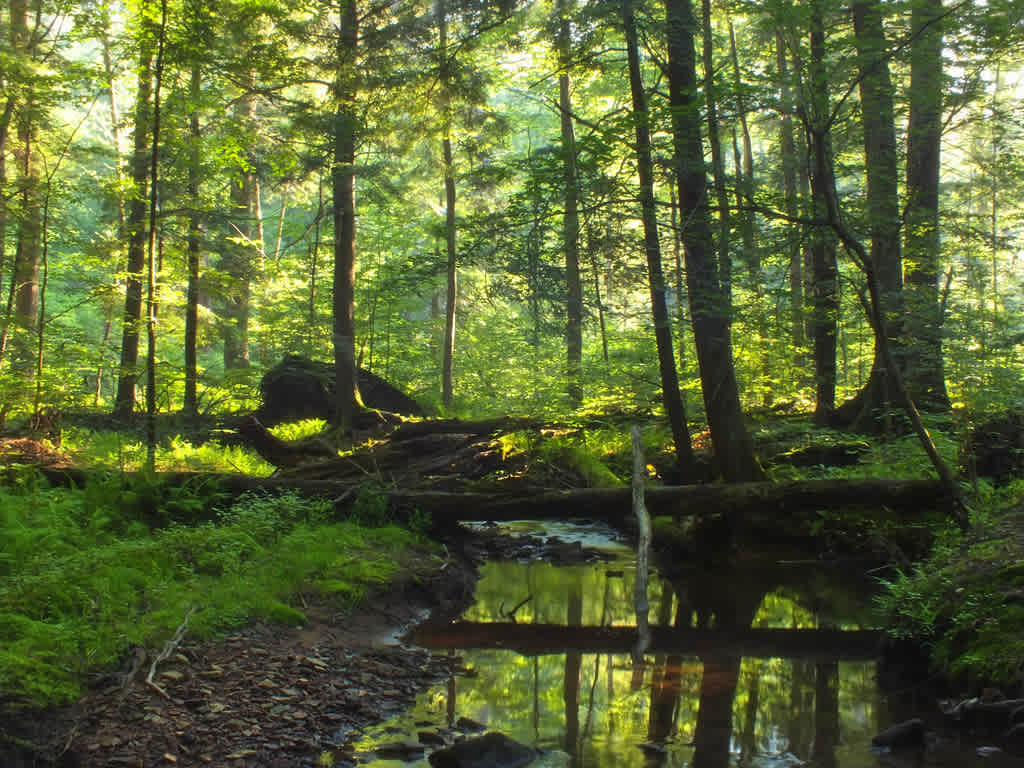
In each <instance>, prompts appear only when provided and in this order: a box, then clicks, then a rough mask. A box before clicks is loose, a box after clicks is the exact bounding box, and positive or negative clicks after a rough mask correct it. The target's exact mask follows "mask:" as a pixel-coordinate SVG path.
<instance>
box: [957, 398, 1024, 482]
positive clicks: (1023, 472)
mask: <svg viewBox="0 0 1024 768" xmlns="http://www.w3.org/2000/svg"><path fill="white" fill-rule="evenodd" d="M968 450H969V454H970V456H969V459H970V461H971V462H972V467H971V468H972V469H973V472H972V474H977V475H981V476H983V477H989V478H991V479H992V481H993V482H995V483H996V484H997V485H1001V484H1003V483H1008V482H1010V480H1012V479H1013V478H1014V477H1022V476H1024V411H1022V410H1010V411H1008V412H1007V413H1006V414H1004V415H1003V416H1000V417H999V418H996V419H992V420H991V421H989V422H987V423H985V424H982V425H980V426H978V427H975V429H974V430H973V431H972V432H971V436H970V444H969V448H968Z"/></svg>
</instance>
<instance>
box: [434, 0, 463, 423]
mask: <svg viewBox="0 0 1024 768" xmlns="http://www.w3.org/2000/svg"><path fill="white" fill-rule="evenodd" d="M436 13H437V29H438V35H439V40H438V46H437V53H438V80H440V86H439V87H440V109H441V145H442V153H443V158H444V160H443V162H444V243H445V254H446V256H447V260H446V261H447V268H446V270H445V274H446V275H447V278H448V279H447V285H446V292H445V314H444V350H443V353H442V354H443V360H442V366H441V402H442V403H444V405H445V407H448V408H450V407H451V405H452V397H453V393H454V388H455V387H454V382H453V372H452V368H453V366H454V360H455V315H456V311H457V305H458V294H459V291H458V288H459V283H458V251H457V250H456V248H455V234H456V232H455V168H454V161H453V158H452V104H451V100H452V94H451V87H452V83H451V68H450V61H449V56H451V55H453V54H452V53H450V52H449V50H448V8H447V3H446V2H445V0H438V2H437V10H436Z"/></svg>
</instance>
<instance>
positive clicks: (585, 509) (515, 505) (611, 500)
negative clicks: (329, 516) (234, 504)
mask: <svg viewBox="0 0 1024 768" xmlns="http://www.w3.org/2000/svg"><path fill="white" fill-rule="evenodd" d="M631 496H632V489H630V488H580V489H575V490H567V491H548V492H544V493H539V494H533V495H529V496H519V495H506V494H501V493H447V492H443V491H403V490H397V491H393V492H392V494H391V502H392V505H393V506H395V507H398V508H402V507H407V506H408V507H415V508H417V509H419V510H420V511H421V512H429V513H430V514H431V515H433V516H434V518H435V522H438V521H439V520H438V519H439V518H440V519H447V520H451V521H457V520H494V521H507V520H522V519H531V520H563V519H566V518H585V519H590V520H602V521H606V522H610V523H612V524H622V523H623V522H625V521H626V520H628V519H629V518H630V511H631V509H632V506H631ZM645 498H646V503H647V509H648V511H649V512H650V514H651V515H652V516H664V515H667V516H671V517H674V518H676V519H682V518H684V517H690V516H697V515H711V514H720V513H723V514H724V513H728V514H741V515H747V514H757V515H758V516H760V517H772V516H783V515H786V514H791V513H794V512H798V511H807V510H815V509H833V508H839V507H851V506H857V507H864V506H876V507H880V508H881V507H888V508H891V509H895V510H899V511H901V512H903V513H904V514H906V513H908V512H912V511H916V510H930V509H940V510H941V509H945V506H946V505H948V504H949V503H950V502H949V499H948V496H947V494H945V492H944V489H943V487H942V485H941V484H940V483H938V482H937V481H934V480H815V481H807V482H802V483H801V482H792V483H770V482H762V483H735V484H727V485H679V486H663V487H660V488H648V489H647V492H646V497H645Z"/></svg>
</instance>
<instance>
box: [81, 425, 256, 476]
mask: <svg viewBox="0 0 1024 768" xmlns="http://www.w3.org/2000/svg"><path fill="white" fill-rule="evenodd" d="M62 438H63V449H64V450H65V451H66V452H67V453H69V454H70V455H71V456H73V457H74V460H75V462H76V463H78V464H80V465H81V466H83V467H86V468H89V469H109V470H113V471H118V472H133V471H137V470H140V469H142V468H144V467H145V466H146V445H145V443H144V442H143V441H142V440H141V439H139V438H134V437H130V436H126V435H125V434H124V433H121V432H110V431H103V432H98V431H93V430H88V429H79V428H76V427H67V428H65V429H64V430H63V434H62ZM155 468H156V471H158V472H175V471H181V472H221V473H232V474H233V473H238V474H246V475H269V474H271V473H272V472H273V471H274V467H273V466H272V465H271V464H268V463H267V462H266V461H265V460H263V459H262V458H260V457H259V456H258V455H256V454H255V453H253V452H251V451H249V450H248V449H245V448H241V447H238V446H223V445H218V444H217V443H214V442H206V443H203V444H202V445H198V446H197V445H194V444H192V443H191V442H190V441H188V440H187V439H185V438H183V437H181V436H180V435H174V436H172V437H170V438H168V439H166V440H164V441H162V442H161V444H160V445H158V446H157V451H156V467H155Z"/></svg>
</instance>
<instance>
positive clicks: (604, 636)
mask: <svg viewBox="0 0 1024 768" xmlns="http://www.w3.org/2000/svg"><path fill="white" fill-rule="evenodd" d="M621 554H622V559H621V560H619V561H617V562H611V563H602V564H597V565H586V566H568V567H555V566H552V565H550V564H548V563H490V564H488V565H487V566H485V567H484V569H483V572H482V578H481V581H480V583H479V585H478V588H477V602H476V604H475V605H474V606H473V607H472V608H471V609H470V610H469V611H467V613H466V615H465V617H464V621H462V622H460V623H458V624H455V625H450V626H447V627H443V628H434V630H433V632H434V634H433V635H432V636H430V635H429V633H427V635H425V636H424V635H421V636H420V638H419V639H420V641H421V642H424V643H425V644H428V645H431V646H432V647H436V648H451V649H453V650H454V652H456V653H458V654H459V655H460V656H461V657H462V659H463V663H464V665H465V666H466V667H468V668H470V669H471V670H472V674H470V675H468V676H459V677H455V678H452V679H451V680H449V681H448V683H447V684H446V685H441V686H438V687H436V688H435V689H433V690H431V691H430V692H428V693H427V694H425V695H423V696H421V697H420V698H419V700H418V702H417V704H416V706H415V708H414V709H413V711H411V712H409V713H407V714H406V715H405V716H404V717H402V718H399V719H398V720H397V721H394V722H392V723H390V724H388V726H387V729H389V732H388V733H387V734H386V735H380V736H379V737H378V738H379V739H380V740H385V741H393V740H395V739H396V738H399V739H400V738H412V739H415V735H416V733H417V732H418V731H420V730H423V728H424V724H426V723H430V724H432V725H433V726H434V727H436V728H444V727H446V726H447V727H451V726H453V725H454V724H455V723H456V722H457V721H458V720H459V718H469V719H471V720H473V721H476V722H479V723H482V724H484V725H486V726H487V728H489V729H491V730H497V731H501V732H503V733H505V734H507V735H509V736H511V737H512V738H514V739H516V740H518V741H521V742H524V743H527V744H532V745H536V746H538V747H541V748H543V749H545V750H547V752H546V754H545V755H544V756H543V757H542V758H540V760H539V761H538V762H537V763H535V765H538V766H541V767H542V768H543V767H544V766H569V767H570V768H583V767H584V766H593V767H595V768H613V767H614V768H631V767H633V768H653V767H654V766H663V765H664V766H682V765H686V766H693V767H694V768H725V767H726V766H730V765H743V766H747V765H750V766H764V768H783V767H784V766H790V765H798V764H799V763H800V762H801V761H812V762H813V764H814V765H816V766H822V767H823V768H862V767H863V768H867V766H880V765H891V766H901V765H914V764H915V762H914V760H915V758H914V756H910V762H906V760H905V759H904V757H902V756H894V755H877V754H874V753H872V752H871V751H870V750H869V749H868V745H869V743H870V740H871V736H872V735H873V734H874V733H876V732H878V730H880V728H881V727H884V726H885V725H888V724H889V723H890V722H892V721H891V720H890V719H889V713H888V711H887V709H886V707H885V705H884V703H883V702H882V701H881V699H880V695H879V693H878V691H877V689H876V686H875V683H874V661H873V658H872V654H871V652H870V648H871V647H872V646H871V645H870V644H869V645H865V644H864V641H865V640H868V639H870V638H869V637H868V636H867V635H866V634H864V633H857V632H856V631H850V630H856V629H858V628H859V626H860V624H861V622H862V621H863V620H864V606H865V605H866V602H865V601H864V600H863V599H858V598H857V596H855V595H851V594H850V593H849V590H848V589H844V588H842V586H841V582H842V578H841V574H836V575H835V576H836V577H837V578H833V579H830V578H828V574H827V573H825V572H823V571H822V569H821V568H820V567H817V568H816V569H815V570H814V571H808V570H807V569H806V568H802V570H801V568H794V567H783V568H778V567H774V568H769V567H767V566H765V565H756V566H749V567H742V568H730V569H719V570H695V571H691V572H686V571H680V572H679V573H677V574H674V575H673V576H672V577H671V578H658V577H657V575H656V574H654V575H652V579H651V585H650V590H649V600H650V605H651V609H652V610H651V614H652V615H651V624H652V627H651V629H652V643H651V646H650V648H649V650H648V652H647V654H646V656H645V658H644V660H643V662H642V663H639V664H637V663H633V661H632V660H631V657H630V649H631V646H632V642H633V641H634V639H635V624H634V622H635V614H634V613H633V591H632V590H633V575H632V571H631V561H630V559H629V553H628V552H627V551H626V550H624V549H623V550H622V553H621ZM512 607H515V611H514V612H512V615H511V616H510V609H511V608H512ZM865 649H868V652H865ZM396 730H397V733H396ZM380 733H381V734H383V733H384V731H383V730H381V731H380ZM403 733H404V735H402V734H403ZM372 743H373V735H371V738H370V739H369V740H367V742H365V743H364V744H363V745H362V746H363V747H364V748H369V747H371V746H372ZM929 754H930V755H931V752H930V753H929ZM941 758H942V755H939V756H938V758H933V757H931V756H930V757H929V763H928V765H941V764H943V763H942V762H941ZM956 758H957V759H956V760H955V761H954V762H950V763H948V764H949V765H954V764H956V765H965V766H974V765H981V764H982V761H981V760H980V759H979V758H975V757H974V754H973V751H963V752H958V753H957V754H956ZM901 761H903V762H901ZM372 764H373V765H374V766H376V767H377V768H385V767H386V766H398V765H400V764H401V763H398V762H397V761H385V760H377V761H373V762H372ZM413 765H415V766H424V767H425V766H427V765H428V763H427V761H426V760H421V761H419V762H416V763H413ZM985 765H986V766H991V767H993V768H995V767H996V766H999V768H1002V765H1009V763H1005V764H1000V763H999V761H998V760H997V761H985Z"/></svg>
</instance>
